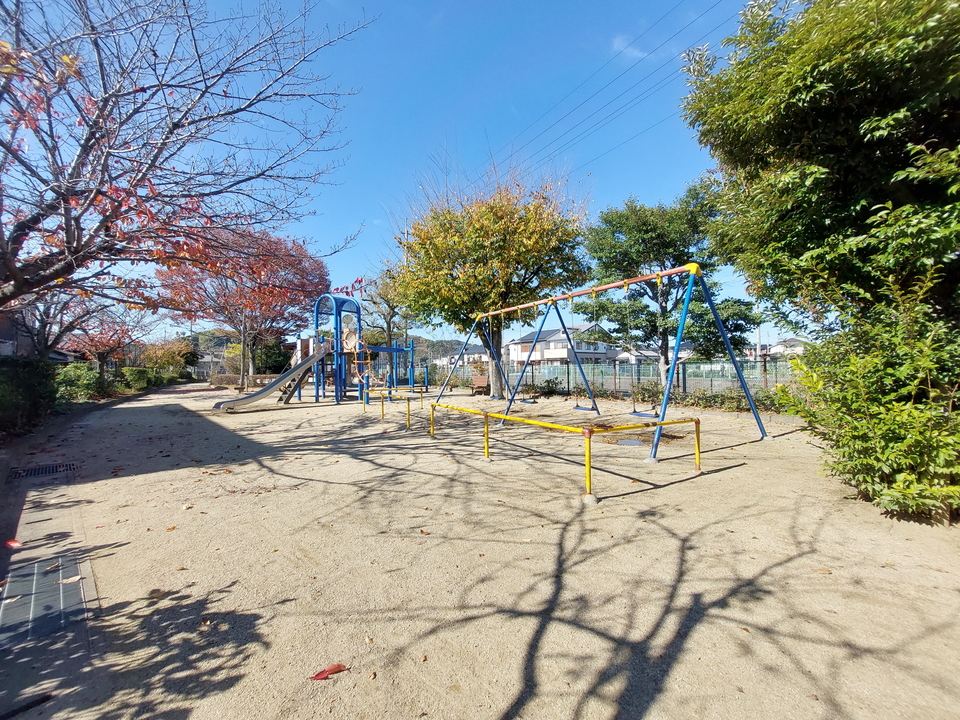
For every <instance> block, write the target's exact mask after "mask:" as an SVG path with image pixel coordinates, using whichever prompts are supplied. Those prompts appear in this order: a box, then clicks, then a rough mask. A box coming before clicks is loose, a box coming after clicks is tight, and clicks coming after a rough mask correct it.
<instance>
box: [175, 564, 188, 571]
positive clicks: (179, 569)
mask: <svg viewBox="0 0 960 720" xmlns="http://www.w3.org/2000/svg"><path fill="white" fill-rule="evenodd" d="M186 569H187V568H185V567H184V566H183V565H181V566H180V567H178V568H177V572H180V571H181V570H186Z"/></svg>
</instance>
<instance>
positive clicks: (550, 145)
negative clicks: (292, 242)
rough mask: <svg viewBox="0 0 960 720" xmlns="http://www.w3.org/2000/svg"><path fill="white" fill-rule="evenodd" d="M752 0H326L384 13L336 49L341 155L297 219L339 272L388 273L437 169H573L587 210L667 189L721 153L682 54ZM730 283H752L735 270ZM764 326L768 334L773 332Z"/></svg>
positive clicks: (342, 8) (338, 281) (650, 198)
mask: <svg viewBox="0 0 960 720" xmlns="http://www.w3.org/2000/svg"><path fill="white" fill-rule="evenodd" d="M741 8H742V0H681V1H680V2H676V0H667V2H664V3H659V2H636V1H635V0H634V1H633V2H625V1H620V0H613V1H610V0H607V1H604V2H598V3H585V2H582V1H580V2H572V1H570V0H555V1H553V2H545V1H541V2H531V1H529V0H528V1H527V2H519V1H517V0H512V1H511V2H505V1H495V0H488V1H487V2H483V3H481V2H462V1H461V2H453V1H452V0H416V1H407V2H397V1H396V0H393V1H391V2H388V1H386V0H373V1H369V0H368V1H365V2H359V1H357V0H321V2H320V3H319V6H318V8H317V10H316V11H315V13H314V16H313V17H314V20H315V22H316V23H317V24H318V26H319V25H320V24H329V25H330V26H331V27H336V26H338V25H342V24H346V25H349V24H351V23H355V22H356V21H358V20H360V19H362V18H364V17H366V18H368V19H369V18H371V17H374V16H378V17H377V19H376V20H375V21H374V22H373V23H372V24H371V26H370V27H369V28H367V29H365V30H363V31H362V32H360V33H359V34H357V35H356V36H355V37H354V39H353V40H351V41H349V42H346V43H343V44H340V45H337V46H335V47H334V48H332V49H329V50H326V51H324V55H323V58H322V63H323V67H324V70H325V71H328V72H329V73H330V74H331V78H330V83H331V84H337V85H339V86H341V88H342V89H355V90H356V91H357V94H356V95H353V96H351V97H348V98H346V101H345V102H346V107H345V109H344V111H343V112H342V114H341V117H340V127H341V133H342V134H341V135H340V139H341V140H342V141H345V142H346V143H347V146H346V147H345V148H344V149H343V150H341V151H339V152H338V153H337V154H336V155H337V158H338V159H339V160H342V161H343V166H342V167H341V168H339V169H338V170H336V171H335V172H334V173H333V174H332V175H331V176H329V180H330V181H331V182H333V183H335V184H334V185H332V186H324V187H320V188H318V194H317V198H316V200H315V201H314V204H313V209H314V211H315V214H314V215H313V216H311V217H309V218H307V219H305V220H304V221H303V222H301V223H299V224H298V225H296V226H293V227H291V228H288V231H290V232H291V233H293V234H296V235H299V236H303V237H304V238H306V239H308V240H309V241H310V242H311V243H312V246H313V247H314V249H315V250H317V251H320V252H322V251H323V250H325V249H326V248H329V247H330V246H332V245H334V244H336V243H337V242H338V241H340V240H341V239H342V238H344V237H346V236H348V235H350V234H352V233H354V232H357V231H358V230H360V236H359V238H358V241H357V243H356V245H355V246H354V247H353V248H352V249H351V250H349V251H346V252H343V253H340V254H337V255H334V256H331V257H330V258H329V259H328V265H329V268H330V274H331V281H332V283H333V285H334V286H337V285H343V284H348V283H349V282H350V281H352V280H353V279H354V278H356V277H358V276H360V275H366V276H368V277H373V276H376V275H377V274H378V272H379V268H380V267H381V264H382V261H383V259H384V258H385V257H386V256H388V255H389V254H390V252H391V250H392V248H393V247H394V244H395V243H394V240H393V237H394V234H395V232H396V230H397V227H398V224H399V225H402V223H403V220H404V219H405V218H406V217H407V215H408V213H409V210H408V208H409V205H410V199H411V197H416V196H417V189H418V186H419V184H420V182H421V181H422V179H423V178H424V177H425V176H428V175H434V176H435V175H436V174H437V173H438V172H439V171H440V170H439V169H440V168H442V167H444V166H446V167H448V168H451V169H452V171H453V172H454V174H459V175H460V176H461V177H463V176H466V177H467V178H468V179H473V178H475V177H476V176H477V175H478V174H479V173H480V172H482V171H483V170H484V169H486V168H487V167H488V166H489V164H490V161H491V157H493V158H495V159H496V161H497V163H498V164H499V165H500V166H501V167H504V166H507V165H510V164H515V165H518V166H520V167H526V168H533V169H545V170H547V171H548V172H553V173H559V174H563V175H568V176H569V188H570V189H571V191H572V192H573V194H574V195H576V196H579V197H580V198H582V199H583V200H585V201H586V203H587V207H588V209H589V211H590V213H591V215H595V214H596V213H597V212H599V211H600V210H603V209H605V208H607V207H610V206H615V205H619V204H621V203H622V202H623V201H624V200H625V199H626V198H628V197H630V196H634V197H636V198H637V199H638V200H639V201H640V202H643V203H648V204H653V203H657V202H667V203H668V202H670V201H671V200H673V199H674V198H675V197H676V196H677V195H679V194H681V193H682V192H683V190H684V187H685V186H686V184H687V183H689V182H690V181H692V180H694V179H695V178H696V177H697V176H698V175H699V174H700V173H702V172H704V171H706V170H708V169H710V168H711V167H713V162H712V161H711V159H710V157H709V155H708V154H707V152H706V151H704V150H702V149H701V148H700V147H699V146H698V144H697V142H696V140H695V139H694V133H693V131H692V130H691V129H690V128H688V127H686V126H685V125H684V123H683V121H682V119H681V118H680V116H679V104H680V101H681V98H682V97H683V95H684V94H685V92H686V87H685V85H684V78H683V76H682V74H681V72H680V67H681V60H680V55H681V53H682V52H683V51H684V50H685V49H687V48H689V47H692V46H697V45H702V44H704V43H709V44H710V45H711V47H713V48H718V46H719V43H720V41H721V40H722V39H723V38H725V37H727V36H729V35H730V34H731V33H732V32H733V31H734V30H735V29H736V25H737V14H738V12H739V10H740V9H741ZM719 279H721V280H723V281H724V282H726V283H728V286H727V287H726V293H728V294H737V295H742V291H741V290H740V289H739V288H738V287H735V286H736V285H738V284H739V283H737V281H736V280H735V279H734V278H733V276H732V275H730V274H729V273H724V275H723V276H722V277H720V278H719ZM765 339H766V338H765Z"/></svg>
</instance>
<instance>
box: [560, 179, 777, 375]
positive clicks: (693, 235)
mask: <svg viewBox="0 0 960 720" xmlns="http://www.w3.org/2000/svg"><path fill="white" fill-rule="evenodd" d="M714 195H715V193H714V190H713V187H712V184H711V182H710V181H708V180H700V181H698V182H696V183H694V184H693V185H691V186H690V187H689V188H688V189H687V191H686V192H685V193H684V194H683V195H682V196H681V197H680V198H678V199H677V201H676V202H675V203H674V204H672V205H662V204H661V205H657V206H655V207H650V206H647V205H642V204H640V203H638V202H637V201H636V200H634V199H633V198H630V199H629V200H627V201H626V202H625V203H624V205H623V207H620V208H610V209H608V210H605V211H603V212H602V213H600V218H599V222H598V223H597V224H596V225H595V226H593V227H592V228H590V230H589V231H588V232H587V251H588V252H589V253H590V255H591V257H592V258H593V260H594V263H595V264H594V268H593V275H594V278H593V279H594V280H595V281H596V282H597V283H598V284H603V283H610V282H616V281H617V280H621V279H624V278H631V277H636V276H638V275H650V274H653V273H656V272H662V271H664V270H670V269H671V268H676V267H681V266H683V265H687V264H688V263H692V262H696V263H698V264H699V265H700V267H701V269H702V270H703V271H704V272H705V273H708V274H709V272H710V271H712V270H714V269H715V268H716V265H717V263H716V261H715V260H714V259H713V256H712V254H711V253H710V251H709V243H708V239H707V234H706V229H707V227H708V225H709V223H710V220H711V218H713V216H714V215H715V212H716V206H715V202H714ZM686 286H687V276H686V275H680V276H677V275H668V276H667V277H664V278H663V279H662V280H661V282H659V283H653V282H650V283H640V284H637V285H632V286H631V287H630V290H629V293H628V294H625V296H624V297H623V298H622V299H619V298H617V297H616V296H615V294H614V292H613V291H610V292H607V293H606V294H605V295H602V296H598V297H597V298H595V299H591V300H588V301H584V302H579V303H576V304H575V305H574V309H575V310H576V311H577V312H581V313H583V314H585V315H586V316H587V317H588V318H590V320H591V321H593V322H599V321H601V320H606V321H610V322H612V323H613V326H614V327H613V328H612V330H611V332H610V334H611V335H612V339H613V341H614V342H618V343H621V344H624V345H626V346H628V347H640V346H653V347H654V348H656V350H657V355H658V358H659V366H660V380H661V384H666V377H667V371H668V369H669V366H670V348H671V338H674V337H676V334H677V329H678V323H679V315H680V310H681V307H682V305H683V297H684V293H685V290H686ZM716 287H717V286H716V285H713V286H712V287H711V290H713V289H714V288H716ZM717 309H718V311H719V313H720V315H721V318H722V320H723V323H724V325H725V327H726V329H727V331H728V333H729V334H730V338H731V342H732V343H733V345H734V349H735V350H737V351H741V352H742V350H743V348H744V347H745V346H746V344H747V340H746V336H745V333H747V332H749V331H750V330H752V329H754V328H756V327H757V325H758V324H759V323H760V318H759V317H758V316H757V315H756V313H754V312H753V308H752V304H751V303H749V302H746V301H743V300H723V301H721V302H719V303H717ZM685 337H687V339H689V340H691V341H692V342H693V343H694V346H695V347H696V349H697V352H698V354H700V355H701V356H702V357H707V358H709V357H714V356H716V355H720V354H722V353H724V352H725V348H724V346H723V341H722V339H721V337H720V333H719V332H717V329H716V325H715V323H714V320H713V317H712V314H711V313H710V310H709V308H707V307H706V306H705V305H703V304H701V303H691V307H690V326H689V327H688V329H687V330H685ZM587 339H594V338H587ZM595 339H598V340H603V341H606V342H610V338H599V337H598V338H595Z"/></svg>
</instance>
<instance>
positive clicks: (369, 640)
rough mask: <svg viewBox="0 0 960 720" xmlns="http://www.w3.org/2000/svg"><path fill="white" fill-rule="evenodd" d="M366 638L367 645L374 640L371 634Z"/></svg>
mask: <svg viewBox="0 0 960 720" xmlns="http://www.w3.org/2000/svg"><path fill="white" fill-rule="evenodd" d="M364 640H366V642H367V645H370V644H371V643H372V642H373V638H372V637H370V636H369V635H367V637H365V638H364Z"/></svg>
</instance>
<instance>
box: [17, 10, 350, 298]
mask: <svg viewBox="0 0 960 720" xmlns="http://www.w3.org/2000/svg"><path fill="white" fill-rule="evenodd" d="M310 10H311V8H310V7H307V8H306V9H304V11H303V12H302V13H299V14H297V15H296V16H293V17H286V16H284V14H283V11H281V10H280V9H279V7H278V4H277V3H272V4H271V3H263V4H261V5H260V6H259V8H258V10H257V11H256V12H254V13H253V14H249V13H246V12H244V11H237V12H236V13H235V14H229V13H225V12H221V11H220V8H217V12H216V13H213V12H211V13H209V14H208V12H207V9H206V6H205V4H204V2H203V0H152V1H151V2H140V1H139V0H120V2H114V1H113V0H18V1H17V2H11V3H0V24H2V27H3V40H2V41H0V118H2V122H3V124H2V125H0V307H2V306H5V305H8V304H10V303H14V302H15V301H16V300H17V299H18V298H20V297H22V296H24V295H27V294H31V293H33V294H37V293H42V292H44V291H46V290H48V289H51V288H53V289H60V290H70V289H80V290H82V291H85V292H88V293H90V292H92V293H94V294H106V295H110V296H113V297H116V296H117V294H118V292H117V291H118V290H123V289H124V287H125V286H133V289H137V288H138V286H139V281H138V280H137V279H136V278H135V277H130V276H129V275H128V276H127V277H124V276H123V274H122V273H118V272H117V264H118V263H133V264H136V263H142V262H159V263H168V262H176V261H180V260H183V259H190V260H194V261H200V262H207V261H213V262H215V263H216V262H218V261H219V260H218V257H219V255H220V254H222V253H223V252H229V251H230V250H232V249H233V247H234V246H235V244H236V243H238V242H240V241H241V240H242V236H238V235H234V234H230V233H228V232H221V233H218V234H216V235H210V234H209V232H207V231H208V230H209V229H210V228H211V227H217V228H232V229H235V230H243V231H246V230H249V229H250V228H255V227H264V226H267V225H268V226H270V227H278V226H280V225H282V224H283V223H284V222H286V221H289V220H291V219H296V218H298V217H301V216H302V214H303V211H304V208H305V205H306V204H307V203H308V202H310V201H311V200H313V199H314V197H315V194H316V186H317V184H318V183H319V182H322V179H323V177H324V176H325V175H326V173H327V172H329V171H330V170H331V169H332V165H331V164H330V163H329V162H328V161H326V160H324V159H323V156H325V155H326V154H328V153H329V152H330V151H333V150H337V149H339V148H340V144H339V143H338V142H336V141H334V140H333V139H332V138H333V134H334V133H335V131H336V129H337V128H336V119H337V116H338V112H339V110H340V104H341V99H342V97H343V96H344V95H345V93H344V92H343V91H340V90H339V89H338V88H335V87H328V86H326V82H325V81H326V79H327V78H326V76H325V75H324V74H323V73H322V72H321V71H319V69H318V68H317V67H316V66H317V61H318V59H319V56H320V55H321V53H322V51H324V50H325V49H327V48H330V47H331V46H333V45H335V44H336V43H337V42H339V41H341V40H343V39H345V38H348V37H350V36H352V35H353V34H354V33H356V32H357V31H358V30H359V29H360V28H362V27H365V26H366V24H367V23H366V22H363V23H360V24H358V25H356V26H353V27H351V28H340V29H339V30H337V31H334V32H330V31H329V30H321V31H320V32H319V33H313V32H311V31H310V30H309V29H308V28H311V27H321V28H322V27H323V26H322V24H318V23H316V22H315V21H312V22H311V19H312V18H311V16H310ZM348 242H349V241H348Z"/></svg>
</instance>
